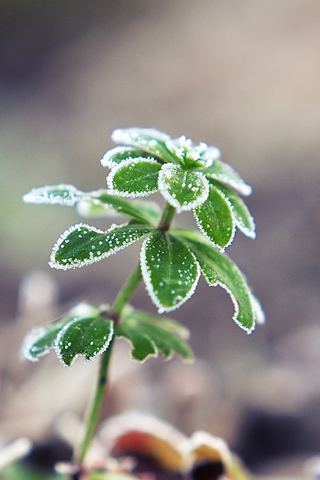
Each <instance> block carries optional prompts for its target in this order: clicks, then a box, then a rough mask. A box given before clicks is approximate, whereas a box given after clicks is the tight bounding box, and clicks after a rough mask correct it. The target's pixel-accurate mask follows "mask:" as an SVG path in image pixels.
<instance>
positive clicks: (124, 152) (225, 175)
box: [23, 128, 264, 463]
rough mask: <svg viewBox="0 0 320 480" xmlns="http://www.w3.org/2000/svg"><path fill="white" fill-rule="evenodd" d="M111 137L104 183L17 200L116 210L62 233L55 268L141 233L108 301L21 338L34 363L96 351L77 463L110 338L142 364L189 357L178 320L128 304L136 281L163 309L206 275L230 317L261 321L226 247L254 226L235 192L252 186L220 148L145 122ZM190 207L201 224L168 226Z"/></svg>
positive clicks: (91, 423)
mask: <svg viewBox="0 0 320 480" xmlns="http://www.w3.org/2000/svg"><path fill="white" fill-rule="evenodd" d="M111 138H112V140H113V141H114V142H115V143H117V144H118V146H116V147H115V148H113V149H111V150H109V151H108V152H107V153H106V154H105V155H104V156H103V158H102V160H101V164H102V166H104V167H107V168H108V169H109V172H108V175H107V179H106V180H107V189H100V190H96V191H92V192H82V191H80V190H78V189H76V188H75V187H74V186H72V185H65V184H60V185H56V186H45V187H41V188H35V189H33V190H31V191H30V192H29V193H27V194H26V195H25V196H24V197H23V198H24V201H25V202H27V203H47V204H60V205H67V206H75V207H76V209H77V212H78V213H79V215H80V216H83V217H91V218H95V217H120V223H119V224H117V225H115V224H112V225H111V226H110V227H109V228H107V229H106V230H105V231H103V230H100V229H97V228H95V227H94V226H90V225H87V224H85V223H78V224H76V225H74V226H72V227H70V228H69V229H68V230H66V231H65V232H64V233H63V234H62V235H61V236H60V238H59V239H58V240H57V242H56V244H55V245H54V247H53V250H52V253H51V256H50V262H49V265H50V266H51V267H53V268H57V269H62V270H67V269H71V268H77V267H82V266H84V265H89V264H91V263H94V262H97V261H100V260H102V259H104V258H106V257H108V256H110V255H112V254H115V253H117V252H118V251H119V250H121V249H123V248H126V247H128V246H130V245H131V244H133V243H134V242H137V241H139V240H143V242H142V247H141V253H140V259H139V264H138V266H137V267H136V269H135V270H134V272H133V274H132V275H131V276H130V277H129V279H128V280H127V282H126V283H125V285H124V287H123V288H122V289H121V290H120V291H119V294H118V296H117V297H116V299H115V301H114V302H113V304H112V305H108V306H106V305H100V306H94V305H89V304H80V305H79V306H78V307H77V308H76V309H73V310H72V311H70V312H69V313H67V314H66V315H65V316H63V317H62V318H60V319H58V320H57V321H56V322H53V323H51V324H49V325H45V326H41V327H38V328H36V329H34V330H33V331H31V332H30V333H29V334H28V336H27V337H26V339H25V342H24V345H23V354H24V356H25V357H26V358H27V359H29V360H31V361H37V360H38V358H39V357H41V356H43V355H45V354H47V353H48V352H50V351H51V350H53V349H54V350H55V352H56V354H57V356H58V358H59V359H60V361H61V362H62V364H63V365H65V366H68V367H71V365H72V364H73V362H74V361H75V359H76V358H77V357H78V356H82V357H83V358H84V360H85V361H90V360H93V359H94V358H96V357H97V356H99V355H101V367H100V374H99V379H98V387H97V391H96V395H95V397H94V400H93V406H92V409H91V414H90V415H89V417H88V421H87V424H86V433H85V437H84V440H83V442H82V443H81V445H80V447H79V449H78V451H77V454H76V459H77V461H79V462H80V463H81V462H82V461H83V459H84V456H85V454H86V452H87V449H88V447H89V444H90V441H91V439H92V436H93V434H94V429H95V426H96V423H97V421H98V417H99V412H100V409H101V405H102V398H103V395H102V392H103V391H104V388H105V383H106V382H105V380H106V372H107V370H108V365H109V358H110V354H111V351H112V345H113V342H114V339H115V338H116V337H124V338H125V339H127V340H128V341H129V343H130V345H131V355H132V357H133V358H134V359H135V360H138V361H140V362H142V361H145V360H146V359H147V358H148V357H149V356H156V355H157V354H158V353H159V352H160V353H161V354H163V355H164V357H165V358H170V357H171V356H172V355H173V354H178V355H180V356H181V357H182V358H183V359H184V360H191V359H192V358H193V355H192V351H191V349H190V347H189V345H188V344H187V331H186V329H185V328H184V327H182V326H181V325H179V324H178V323H177V322H175V321H173V320H171V319H168V318H163V317H159V316H155V315H151V314H149V313H146V312H142V311H139V310H135V309H134V308H133V307H131V306H129V305H128V302H129V300H130V298H131V296H132V294H133V292H134V291H135V289H136V287H137V286H138V284H139V283H140V281H141V279H143V281H144V283H145V286H146V289H147V292H148V294H149V296H150V297H151V300H152V301H153V303H154V304H155V305H156V307H157V308H158V311H159V313H163V312H169V311H171V310H174V309H176V308H178V307H180V305H182V304H183V303H184V302H186V301H187V300H188V299H189V298H190V297H191V295H192V294H193V293H194V291H195V289H196V286H197V283H198V280H199V277H200V275H201V273H202V274H203V276H204V278H205V279H206V281H207V282H208V284H209V285H213V286H215V285H220V286H222V287H223V288H225V289H226V290H227V292H228V293H229V294H230V297H231V299H232V301H233V304H234V309H235V313H234V320H235V322H236V323H237V324H238V325H239V326H240V327H241V328H242V329H244V330H245V331H246V332H247V333H250V332H251V331H252V330H253V329H254V326H255V322H256V321H257V322H259V323H261V322H262V321H263V319H264V316H263V312H262V309H261V307H260V303H259V301H258V300H257V298H256V297H255V296H254V295H253V294H252V292H251V290H250V288H249V286H248V283H247V281H246V278H245V277H244V275H243V274H242V273H241V272H240V270H239V269H238V267H237V266H236V265H235V264H234V262H233V261H232V260H231V259H230V258H229V257H228V256H227V255H226V254H225V253H224V250H225V249H226V247H227V246H228V245H230V244H231V242H232V240H233V238H234V235H235V231H236V227H238V228H239V229H240V230H241V231H242V232H243V233H244V234H245V235H246V236H248V237H250V238H254V237H255V224H254V220H253V218H252V216H251V214H250V212H249V210H248V208H247V207H246V205H245V203H244V201H243V200H242V198H241V196H246V195H249V194H250V193H251V187H250V186H249V185H247V184H246V183H245V182H244V181H243V180H242V178H241V177H240V176H239V175H238V173H237V172H235V170H234V169H233V168H232V167H230V166H229V165H227V164H226V163H224V162H223V161H222V160H221V159H220V151H219V149H218V148H216V147H209V146H207V145H206V144H205V143H200V144H199V145H195V144H193V142H192V141H191V140H189V139H187V138H186V137H184V136H182V137H179V138H177V139H172V138H170V137H169V135H167V134H165V133H162V132H159V131H157V130H154V129H148V128H127V129H117V130H115V131H114V132H113V134H112V137H111ZM156 192H159V193H160V194H161V195H162V197H163V199H164V202H163V203H164V205H163V207H162V208H161V207H160V206H159V205H158V204H157V203H154V202H152V201H148V200H145V199H143V200H139V197H146V196H149V195H151V194H153V193H156ZM188 210H193V214H194V216H195V219H196V222H197V226H198V230H195V231H193V230H185V229H179V228H178V227H177V226H174V225H173V218H174V216H175V214H176V213H177V214H180V213H184V212H186V211H188ZM124 217H125V219H126V222H125V223H124V220H123V218H124Z"/></svg>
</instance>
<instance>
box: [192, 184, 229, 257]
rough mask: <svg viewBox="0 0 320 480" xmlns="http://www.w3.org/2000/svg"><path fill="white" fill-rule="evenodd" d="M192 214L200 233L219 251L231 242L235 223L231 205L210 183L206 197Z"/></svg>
mask: <svg viewBox="0 0 320 480" xmlns="http://www.w3.org/2000/svg"><path fill="white" fill-rule="evenodd" d="M194 216H195V219H196V221H197V224H198V227H199V230H200V231H201V233H202V234H203V235H204V236H205V237H206V238H207V239H208V240H210V241H211V242H212V243H213V244H214V245H215V246H216V247H217V248H219V249H220V250H221V251H224V249H225V248H226V247H227V246H228V245H230V244H231V243H232V240H233V237H234V234H235V224H234V220H233V213H232V209H231V205H230V203H229V201H228V200H227V198H226V197H225V195H224V194H223V193H221V192H220V191H218V190H217V189H216V188H215V187H213V186H212V185H210V191H209V197H208V199H207V200H206V201H205V202H204V203H203V204H202V205H200V206H199V207H197V208H195V210H194Z"/></svg>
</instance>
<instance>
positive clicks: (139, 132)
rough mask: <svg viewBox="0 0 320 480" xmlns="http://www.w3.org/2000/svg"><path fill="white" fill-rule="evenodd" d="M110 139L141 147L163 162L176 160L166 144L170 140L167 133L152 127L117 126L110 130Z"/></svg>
mask: <svg viewBox="0 0 320 480" xmlns="http://www.w3.org/2000/svg"><path fill="white" fill-rule="evenodd" d="M111 140H112V141H113V142H114V143H118V144H123V145H131V146H132V147H136V148H138V149H141V150H142V151H144V152H147V153H150V154H151V155H153V156H156V157H158V158H160V159H161V160H163V161H164V162H174V163H176V162H177V160H176V157H175V155H173V154H172V152H171V151H170V150H169V149H168V147H167V145H166V142H167V141H168V140H171V139H170V137H169V135H167V134H166V133H163V132H159V131H158V130H155V129H154V128H138V127H133V128H118V129H116V130H114V131H113V132H112V134H111Z"/></svg>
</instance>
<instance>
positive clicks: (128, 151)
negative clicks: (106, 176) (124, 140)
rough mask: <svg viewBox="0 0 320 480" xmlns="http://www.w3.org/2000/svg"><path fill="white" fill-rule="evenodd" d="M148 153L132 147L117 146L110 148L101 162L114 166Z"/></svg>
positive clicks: (104, 165)
mask: <svg viewBox="0 0 320 480" xmlns="http://www.w3.org/2000/svg"><path fill="white" fill-rule="evenodd" d="M148 156H149V155H148V153H145V152H142V151H141V150H136V149H133V148H131V147H115V148H112V149H111V150H108V151H107V152H106V153H105V154H104V156H103V157H102V159H101V161H100V163H101V165H102V166H103V167H108V168H113V167H115V166H117V165H118V164H119V163H120V162H122V161H123V160H127V159H128V158H137V157H148Z"/></svg>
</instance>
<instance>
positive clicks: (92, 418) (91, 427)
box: [75, 338, 114, 465]
mask: <svg viewBox="0 0 320 480" xmlns="http://www.w3.org/2000/svg"><path fill="white" fill-rule="evenodd" d="M113 341H114V338H113V339H112V340H111V342H110V345H109V347H108V349H107V350H106V351H105V352H104V353H103V354H102V356H101V361H100V368H99V374H98V381H97V385H96V390H95V393H94V396H93V398H92V401H91V405H90V409H89V412H88V415H87V418H86V422H85V431H84V436H83V439H82V441H81V443H80V445H79V448H78V449H77V451H76V453H75V460H76V462H77V463H79V464H80V465H82V463H83V461H84V458H85V456H86V453H87V451H88V449H89V447H90V444H91V441H92V438H93V436H94V434H95V430H96V426H97V423H98V421H99V418H100V414H101V409H102V403H103V398H104V394H105V390H106V386H107V382H108V371H109V363H110V357H111V352H112V347H113Z"/></svg>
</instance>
